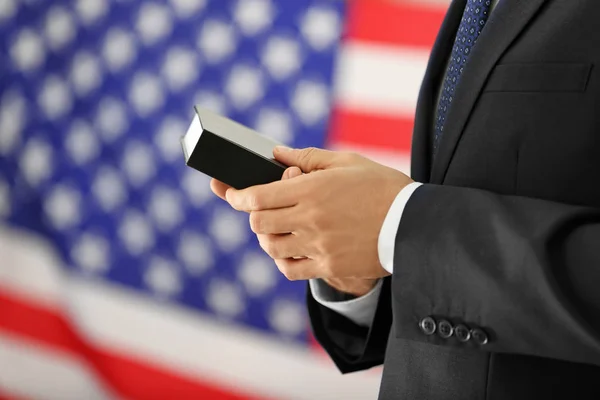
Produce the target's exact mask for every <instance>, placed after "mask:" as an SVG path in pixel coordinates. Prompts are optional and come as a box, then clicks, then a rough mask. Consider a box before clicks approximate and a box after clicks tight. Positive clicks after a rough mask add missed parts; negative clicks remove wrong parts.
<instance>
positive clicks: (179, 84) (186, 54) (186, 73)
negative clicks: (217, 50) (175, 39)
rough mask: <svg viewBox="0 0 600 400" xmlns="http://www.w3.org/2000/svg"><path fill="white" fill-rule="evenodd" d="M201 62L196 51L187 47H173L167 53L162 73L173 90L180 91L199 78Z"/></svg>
mask: <svg viewBox="0 0 600 400" xmlns="http://www.w3.org/2000/svg"><path fill="white" fill-rule="evenodd" d="M199 72H200V62H199V61H198V59H197V57H196V53H194V52H193V51H191V50H190V49H188V48H185V47H173V48H171V49H169V51H168V52H167V54H166V55H165V61H164V63H163V68H162V74H163V75H164V76H165V79H166V81H167V84H168V85H169V88H170V89H171V90H172V91H175V92H177V91H180V90H181V89H183V88H185V87H186V86H188V85H189V84H191V83H192V82H194V81H195V80H196V79H197V78H198V74H199Z"/></svg>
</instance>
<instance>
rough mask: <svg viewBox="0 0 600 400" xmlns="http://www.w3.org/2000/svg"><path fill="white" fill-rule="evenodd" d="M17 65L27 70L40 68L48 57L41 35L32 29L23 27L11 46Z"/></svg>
mask: <svg viewBox="0 0 600 400" xmlns="http://www.w3.org/2000/svg"><path fill="white" fill-rule="evenodd" d="M10 56H11V58H12V60H13V63H14V64H15V66H16V67H17V68H18V69H19V70H21V71H25V72H30V71H33V70H35V69H37V68H39V67H40V66H41V65H42V63H43V62H44V60H45V58H46V49H45V47H44V43H43V42H42V39H41V38H40V36H39V35H38V34H37V33H36V32H35V31H34V30H32V29H23V30H21V31H20V32H19V34H18V35H17V37H16V39H15V41H14V42H13V43H12V46H11V48H10Z"/></svg>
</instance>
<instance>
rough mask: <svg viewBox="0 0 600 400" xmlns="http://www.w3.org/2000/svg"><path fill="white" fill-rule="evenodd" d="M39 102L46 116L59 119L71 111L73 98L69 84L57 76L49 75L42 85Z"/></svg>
mask: <svg viewBox="0 0 600 400" xmlns="http://www.w3.org/2000/svg"><path fill="white" fill-rule="evenodd" d="M38 103H39V105H40V107H41V108H42V110H44V113H45V114H46V116H47V117H48V118H49V119H51V120H54V119H58V118H60V117H62V116H64V115H65V114H66V113H68V112H69V111H71V108H72V107H73V98H72V95H71V91H70V90H69V87H68V85H67V84H66V83H65V82H64V81H63V80H62V79H60V78H58V77H57V76H49V77H48V78H46V80H45V81H44V83H43V85H42V90H41V92H40V94H39V96H38Z"/></svg>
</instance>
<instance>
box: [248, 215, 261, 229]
mask: <svg viewBox="0 0 600 400" xmlns="http://www.w3.org/2000/svg"><path fill="white" fill-rule="evenodd" d="M262 226H263V218H262V216H261V215H260V214H259V213H257V212H251V213H250V229H251V230H252V232H254V233H262V231H261V230H262Z"/></svg>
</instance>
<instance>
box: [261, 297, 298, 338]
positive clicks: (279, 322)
mask: <svg viewBox="0 0 600 400" xmlns="http://www.w3.org/2000/svg"><path fill="white" fill-rule="evenodd" d="M268 320H269V324H270V325H271V326H272V327H273V329H275V330H277V331H278V332H280V333H282V334H284V335H288V336H296V335H299V334H301V333H304V332H305V331H306V328H307V321H306V314H305V311H304V307H303V306H301V305H300V304H298V303H296V302H292V301H289V300H275V301H274V302H273V304H272V305H271V309H270V310H269V315H268Z"/></svg>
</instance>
